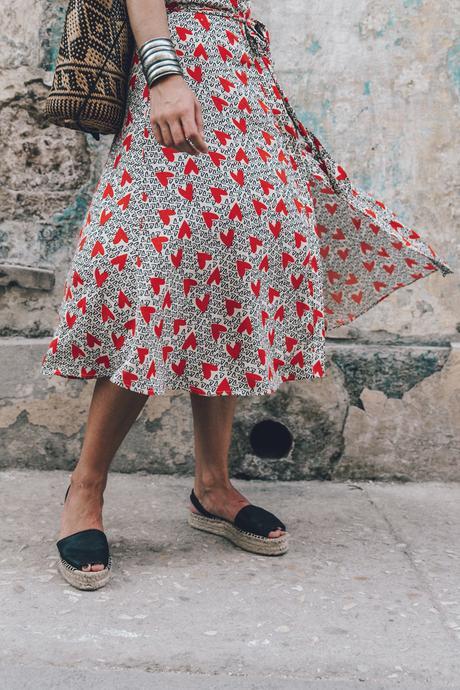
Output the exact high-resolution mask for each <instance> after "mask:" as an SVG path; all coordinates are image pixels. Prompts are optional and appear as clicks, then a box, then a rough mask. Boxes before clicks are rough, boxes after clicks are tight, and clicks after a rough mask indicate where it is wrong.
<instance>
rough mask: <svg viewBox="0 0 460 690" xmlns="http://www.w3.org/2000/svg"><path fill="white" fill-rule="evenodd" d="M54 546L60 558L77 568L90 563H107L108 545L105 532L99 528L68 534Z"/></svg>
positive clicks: (79, 568)
mask: <svg viewBox="0 0 460 690" xmlns="http://www.w3.org/2000/svg"><path fill="white" fill-rule="evenodd" d="M56 546H57V548H58V551H59V553H60V555H61V558H63V559H64V560H65V561H67V563H70V565H73V567H74V568H77V569H78V570H81V567H82V566H84V565H89V564H90V563H91V564H92V563H103V565H104V567H107V565H108V562H109V545H108V542H107V537H106V535H105V533H104V532H103V531H102V530H100V529H84V530H82V531H81V532H75V534H69V536H67V537H63V538H62V539H59V541H58V542H56Z"/></svg>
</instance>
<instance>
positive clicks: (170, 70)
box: [146, 65, 183, 88]
mask: <svg viewBox="0 0 460 690" xmlns="http://www.w3.org/2000/svg"><path fill="white" fill-rule="evenodd" d="M167 74H180V75H181V76H182V75H183V72H182V69H181V68H180V67H177V66H174V65H165V66H164V67H160V68H158V69H156V70H155V72H149V74H148V75H147V76H146V80H147V84H148V85H149V88H150V87H151V86H152V85H153V84H154V83H155V82H156V81H157V80H158V79H160V78H161V77H164V76H165V75H167Z"/></svg>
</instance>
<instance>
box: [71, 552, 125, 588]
mask: <svg viewBox="0 0 460 690" xmlns="http://www.w3.org/2000/svg"><path fill="white" fill-rule="evenodd" d="M58 570H59V572H60V573H61V575H62V577H63V578H64V579H65V580H67V582H68V583H69V585H72V587H76V588H77V589H85V590H90V589H99V588H100V587H104V585H106V584H107V582H108V581H109V580H110V575H111V570H112V559H111V557H109V562H108V564H107V567H106V568H104V570H90V571H89V572H85V571H84V570H79V569H77V568H74V567H73V565H70V563H67V561H65V560H64V559H63V558H60V559H59V560H58Z"/></svg>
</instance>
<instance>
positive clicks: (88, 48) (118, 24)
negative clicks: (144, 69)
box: [44, 0, 134, 140]
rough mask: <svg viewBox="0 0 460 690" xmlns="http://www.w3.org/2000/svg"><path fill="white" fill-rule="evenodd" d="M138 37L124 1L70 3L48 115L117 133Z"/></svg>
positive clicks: (46, 109) (66, 123) (61, 121)
mask: <svg viewBox="0 0 460 690" xmlns="http://www.w3.org/2000/svg"><path fill="white" fill-rule="evenodd" d="M133 48H134V37H133V34H132V30H131V27H130V24H129V18H128V13H127V10H126V4H125V0H70V1H69V4H68V7H67V12H66V16H65V20H64V30H63V33H62V37H61V43H60V46H59V52H58V57H57V60H56V67H55V71H54V76H53V83H52V86H51V89H50V91H49V93H48V95H47V97H46V99H45V106H44V115H45V117H46V118H47V120H48V121H49V122H52V123H53V124H55V125H59V126H61V127H68V128H70V129H78V130H81V131H83V132H88V133H89V134H91V135H92V136H93V137H94V138H95V139H97V140H99V135H100V134H115V133H116V132H117V131H118V130H119V129H120V127H121V126H122V123H123V117H124V111H125V104H126V96H127V93H126V92H127V82H128V75H129V70H130V67H131V61H132V56H133Z"/></svg>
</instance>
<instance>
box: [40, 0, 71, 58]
mask: <svg viewBox="0 0 460 690" xmlns="http://www.w3.org/2000/svg"><path fill="white" fill-rule="evenodd" d="M67 4H68V3H67V2H62V0H58V1H57V2H56V3H54V2H52V3H51V2H48V4H47V5H46V7H45V10H44V12H43V19H42V24H41V26H40V30H39V36H40V46H41V51H42V54H41V59H40V64H39V67H41V68H42V69H44V70H46V71H47V72H51V71H54V69H55V65H56V58H57V56H58V52H59V46H60V44H61V37H62V32H63V29H64V20H65V14H66V11H67Z"/></svg>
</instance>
